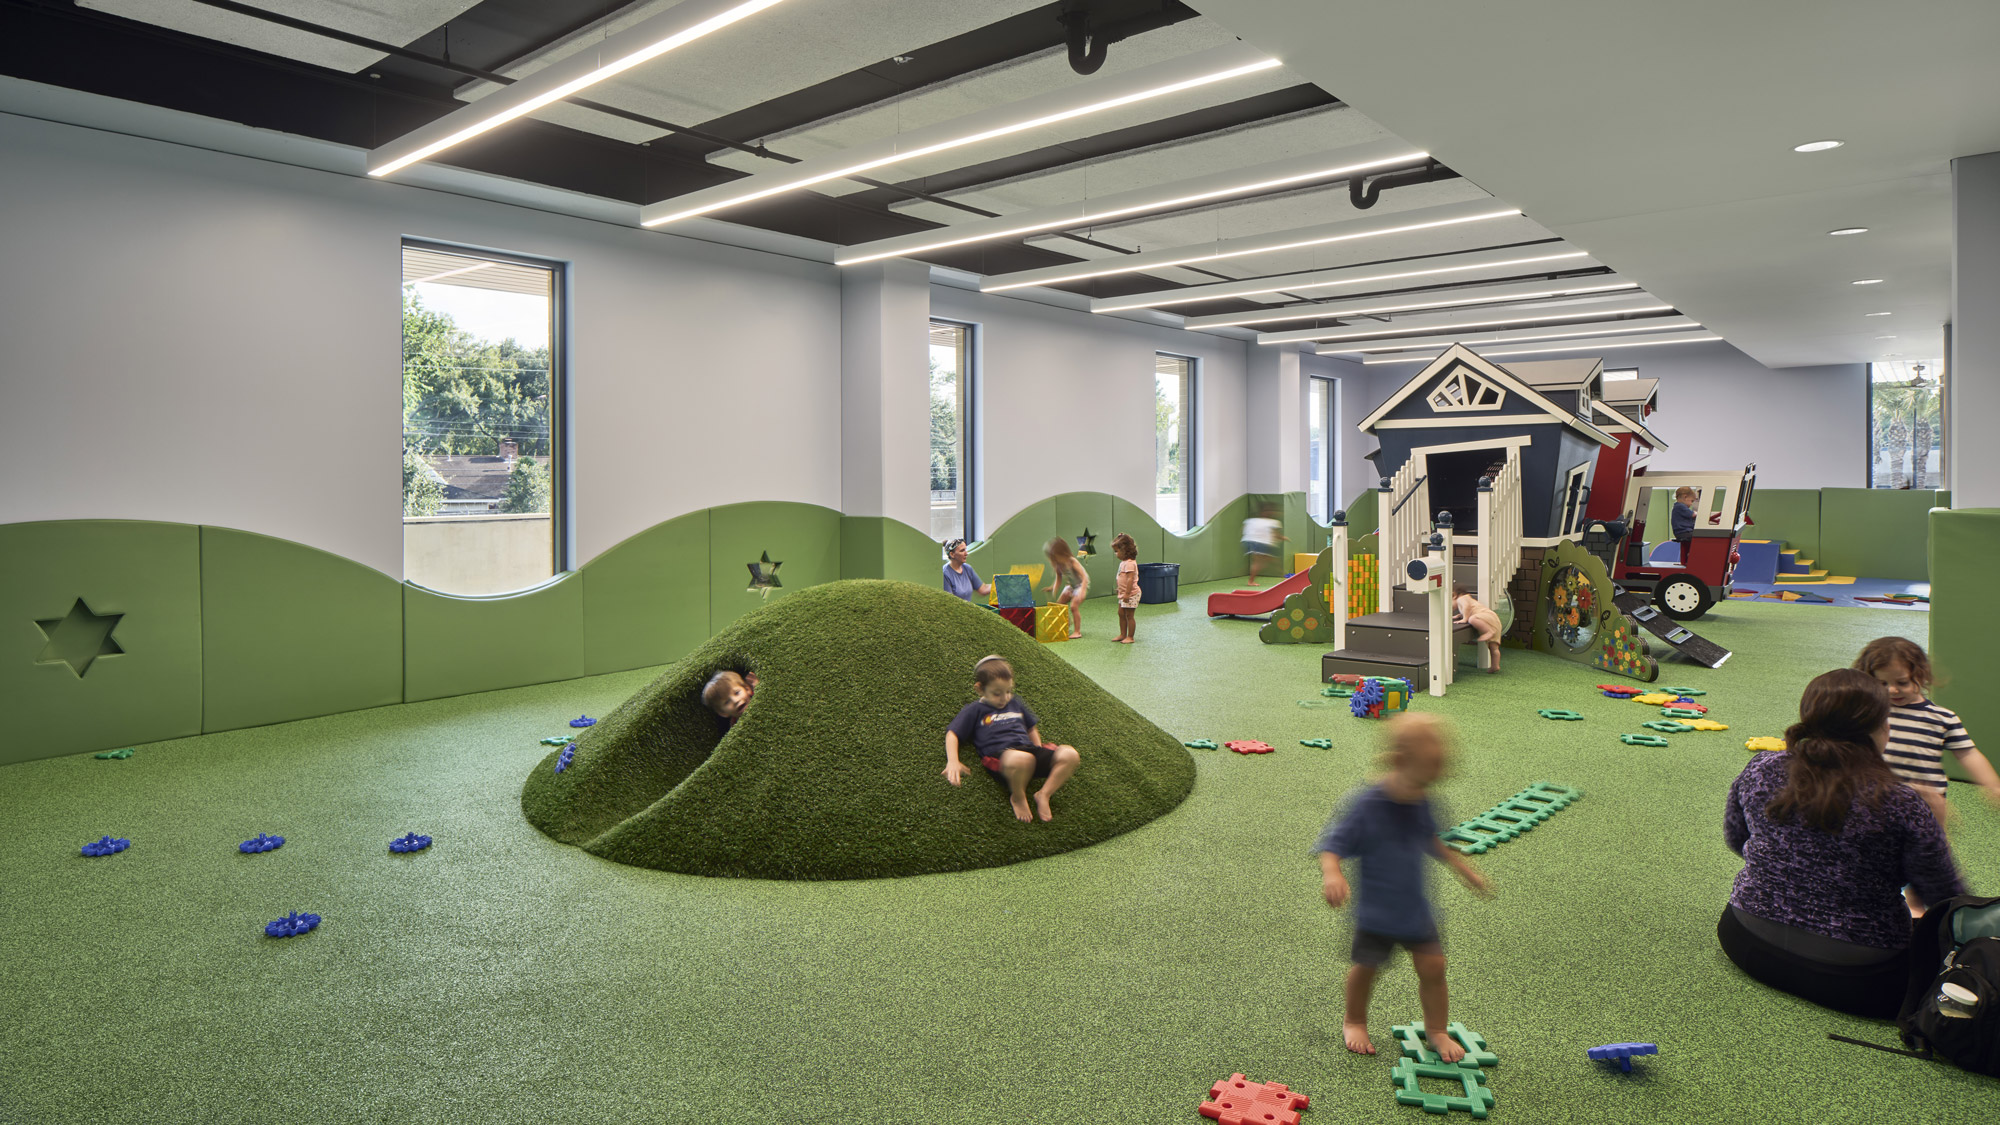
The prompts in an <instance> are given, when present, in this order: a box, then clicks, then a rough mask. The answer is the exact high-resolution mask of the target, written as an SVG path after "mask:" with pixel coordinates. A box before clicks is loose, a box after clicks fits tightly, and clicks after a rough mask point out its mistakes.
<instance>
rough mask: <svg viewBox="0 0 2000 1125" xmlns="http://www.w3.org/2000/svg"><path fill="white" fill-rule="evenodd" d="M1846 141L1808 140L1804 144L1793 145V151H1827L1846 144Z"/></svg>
mask: <svg viewBox="0 0 2000 1125" xmlns="http://www.w3.org/2000/svg"><path fill="white" fill-rule="evenodd" d="M1846 143H1847V142H1846V141H1807V142H1806V143H1804V144H1802V145H1793V146H1792V151H1793V152H1825V151H1826V150H1827V149H1830V148H1839V147H1840V146H1841V145H1844V144H1846Z"/></svg>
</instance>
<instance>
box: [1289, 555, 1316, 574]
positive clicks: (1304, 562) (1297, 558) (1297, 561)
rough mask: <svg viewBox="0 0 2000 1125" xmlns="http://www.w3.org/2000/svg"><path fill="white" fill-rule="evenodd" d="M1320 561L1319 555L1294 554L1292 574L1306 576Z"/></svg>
mask: <svg viewBox="0 0 2000 1125" xmlns="http://www.w3.org/2000/svg"><path fill="white" fill-rule="evenodd" d="M1318 561H1319V556H1318V555H1315V554H1311V553H1309V552H1306V551H1297V552H1294V553H1293V555H1292V573H1293V574H1304V573H1305V572H1306V571H1308V570H1311V569H1312V568H1313V564H1314V563H1316V562H1318Z"/></svg>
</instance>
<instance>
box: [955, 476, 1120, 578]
mask: <svg viewBox="0 0 2000 1125" xmlns="http://www.w3.org/2000/svg"><path fill="white" fill-rule="evenodd" d="M1092 530H1095V529H1092ZM1055 534H1056V502H1055V498H1054V497H1050V498H1049V499H1047V500H1037V501H1035V502H1034V503H1032V504H1030V505H1028V506H1027V507H1025V508H1023V509H1021V510H1020V511H1018V512H1015V513H1014V514H1013V515H1011V516H1009V517H1007V520H1006V522H1004V523H1002V524H1001V525H1000V526H999V527H996V528H994V529H993V531H992V532H991V533H989V534H988V535H987V536H986V538H984V539H982V540H980V541H979V543H978V544H977V545H976V546H974V547H973V548H972V549H971V550H969V551H967V552H966V553H965V558H966V562H968V563H969V564H971V566H972V569H974V570H976V571H978V572H979V576H980V577H981V578H984V579H985V580H987V581H988V582H991V581H993V576H994V575H996V574H1005V573H1007V568H1008V567H1010V566H1014V565H1016V564H1021V565H1024V566H1025V565H1033V564H1040V565H1042V566H1044V567H1046V566H1047V562H1046V561H1045V560H1044V559H1043V558H1042V545H1043V544H1045V543H1047V542H1048V541H1049V540H1050V539H1051V538H1053V537H1054V536H1055ZM1042 581H1043V582H1047V581H1048V575H1046V574H1044V575H1043V576H1042ZM1048 600H1049V598H1048V595H1047V594H1046V593H1043V592H1042V591H1041V589H1040V588H1039V587H1038V588H1037V589H1036V591H1035V601H1036V602H1037V603H1043V602H1047V601H1048Z"/></svg>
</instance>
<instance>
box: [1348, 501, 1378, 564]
mask: <svg viewBox="0 0 2000 1125" xmlns="http://www.w3.org/2000/svg"><path fill="white" fill-rule="evenodd" d="M1378 495H1380V494H1379V493H1377V492H1376V491H1375V490H1374V489H1372V488H1365V489H1362V490H1361V492H1360V494H1358V495H1357V496H1355V497H1354V499H1352V500H1350V501H1348V503H1347V553H1348V555H1349V556H1350V557H1351V556H1354V555H1372V554H1374V553H1375V534H1374V532H1375V529H1376V527H1377V526H1378V524H1377V522H1376V518H1375V498H1376V496H1378Z"/></svg>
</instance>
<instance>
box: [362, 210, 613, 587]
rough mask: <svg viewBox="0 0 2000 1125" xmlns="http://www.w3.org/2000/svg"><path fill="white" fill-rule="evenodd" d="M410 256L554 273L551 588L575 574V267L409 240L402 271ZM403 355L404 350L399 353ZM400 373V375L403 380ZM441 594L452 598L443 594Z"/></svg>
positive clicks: (400, 249) (399, 253) (403, 245)
mask: <svg viewBox="0 0 2000 1125" xmlns="http://www.w3.org/2000/svg"><path fill="white" fill-rule="evenodd" d="M409 250H423V251H429V252H431V253H434V254H450V255H453V256H454V257H459V258H476V259H481V260H484V261H490V262H505V263H507V264H509V265H516V266H525V267H528V268H531V269H540V270H547V271H548V272H549V552H550V557H549V570H550V576H549V578H547V579H546V580H544V581H543V582H541V583H537V586H541V585H547V584H548V583H549V582H553V581H555V580H556V579H558V578H561V577H562V576H563V575H565V574H567V573H569V572H570V571H571V570H573V569H575V568H574V565H573V564H574V562H575V548H576V529H575V528H573V527H571V526H570V511H571V509H572V507H573V505H572V500H573V499H574V497H573V495H572V493H571V489H572V488H573V486H574V485H573V481H572V474H571V473H570V447H571V444H572V443H571V442H570V433H569V337H570V263H569V262H567V261H564V260H562V259H557V258H538V257H536V256H534V255H532V254H520V253H515V252H513V251H509V250H493V249H489V248H487V247H483V246H466V245H463V244H461V243H456V242H444V241H440V240H438V239H434V238H418V237H415V236H411V235H405V236H403V238H402V239H401V241H400V242H399V244H398V246H397V249H396V261H397V263H398V266H399V269H400V265H401V263H402V260H403V254H404V253H405V252H406V251H409ZM399 350H400V348H399ZM400 374H401V372H400V369H399V371H398V375H399V377H400ZM535 588H536V586H525V587H522V588H521V589H520V590H516V591H513V593H525V592H527V591H528V590H532V589H535ZM439 592H440V593H452V592H451V591H448V590H444V591H439ZM453 596H454V597H484V596H506V595H467V594H453Z"/></svg>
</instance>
